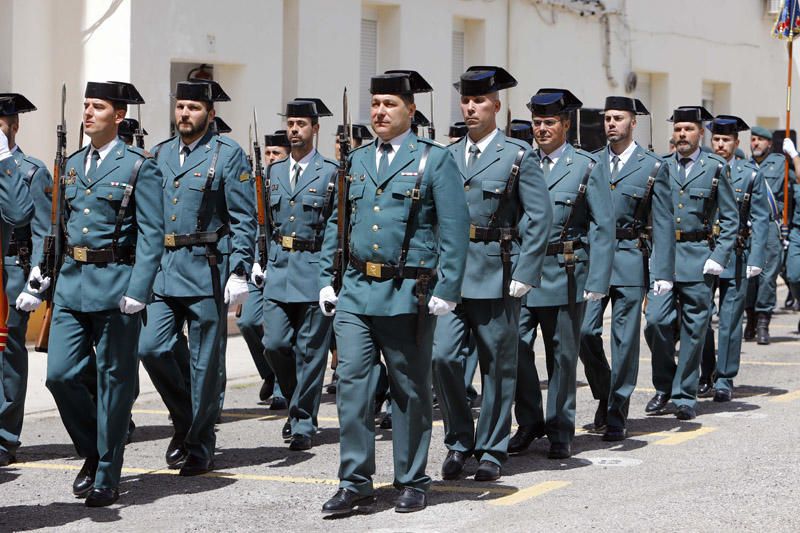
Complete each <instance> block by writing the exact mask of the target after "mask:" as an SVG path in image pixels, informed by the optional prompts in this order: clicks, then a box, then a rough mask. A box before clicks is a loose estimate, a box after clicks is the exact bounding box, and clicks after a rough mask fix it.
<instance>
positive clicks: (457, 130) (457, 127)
mask: <svg viewBox="0 0 800 533" xmlns="http://www.w3.org/2000/svg"><path fill="white" fill-rule="evenodd" d="M468 131H469V130H468V129H467V125H466V124H465V123H463V122H454V123H453V124H452V125H451V126H450V131H449V132H448V134H447V136H448V137H463V136H464V135H466V134H467V132H468Z"/></svg>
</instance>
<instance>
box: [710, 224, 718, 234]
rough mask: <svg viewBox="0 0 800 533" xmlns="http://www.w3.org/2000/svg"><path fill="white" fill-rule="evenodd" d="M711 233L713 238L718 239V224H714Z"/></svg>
mask: <svg viewBox="0 0 800 533" xmlns="http://www.w3.org/2000/svg"><path fill="white" fill-rule="evenodd" d="M711 231H712V234H713V235H714V237H719V233H720V228H719V224H714V226H713V227H712V230H711Z"/></svg>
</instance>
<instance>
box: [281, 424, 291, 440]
mask: <svg viewBox="0 0 800 533" xmlns="http://www.w3.org/2000/svg"><path fill="white" fill-rule="evenodd" d="M281 437H283V440H284V441H285V442H289V441H290V440H292V423H291V422H289V421H288V420H287V421H286V423H285V424H284V425H283V428H281Z"/></svg>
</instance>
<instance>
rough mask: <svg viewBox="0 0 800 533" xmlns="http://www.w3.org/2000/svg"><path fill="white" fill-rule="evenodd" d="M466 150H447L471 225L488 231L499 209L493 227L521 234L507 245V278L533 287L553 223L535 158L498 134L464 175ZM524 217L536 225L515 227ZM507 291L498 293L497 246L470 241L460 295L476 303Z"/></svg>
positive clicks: (462, 144)
mask: <svg viewBox="0 0 800 533" xmlns="http://www.w3.org/2000/svg"><path fill="white" fill-rule="evenodd" d="M466 144H467V138H466V137H464V138H463V139H461V140H460V141H458V142H457V143H454V144H451V145H450V146H449V147H448V148H449V150H450V153H452V154H453V158H454V159H455V161H456V164H457V165H458V169H459V171H460V173H461V179H462V182H463V187H464V196H465V197H466V199H467V206H468V208H469V217H470V222H471V223H472V224H474V225H475V226H480V227H488V226H489V220H490V218H491V217H492V215H494V213H495V212H497V208H498V206H502V207H501V209H500V211H499V212H498V216H497V219H496V221H495V223H494V224H493V227H497V228H508V227H511V228H514V227H518V228H519V231H520V238H518V239H516V240H514V241H513V245H512V258H511V278H512V279H515V280H517V281H521V282H523V283H527V284H528V285H532V286H534V287H538V286H539V283H540V282H541V272H542V264H543V263H544V257H545V248H546V246H547V237H548V235H549V233H550V225H551V224H552V220H553V212H552V209H551V208H550V199H549V197H548V195H547V185H546V184H545V182H544V177H543V175H542V167H541V164H540V162H539V158H538V156H537V155H536V153H535V152H534V151H533V150H531V147H530V145H528V144H527V143H525V142H524V141H520V140H517V139H512V138H509V137H506V136H505V135H504V134H503V132H501V131H499V130H498V131H497V133H496V135H495V137H494V138H493V139H492V142H490V143H489V145H488V146H487V147H486V150H485V151H484V153H483V154H481V156H480V158H478V161H477V162H476V163H475V165H474V166H473V168H472V169H470V170H467V169H466V164H465V159H464V153H465V150H466ZM520 150H522V151H523V152H524V156H523V158H522V163H521V165H520V168H519V172H520V173H519V176H518V177H517V186H516V188H515V190H514V192H513V193H512V194H511V196H510V197H508V198H504V192H505V188H506V183H507V182H508V179H509V176H510V174H511V168H512V166H513V165H514V161H515V160H516V159H517V155H518V154H519V151H520ZM523 215H525V217H527V218H528V219H529V220H533V221H535V222H536V223H535V224H520V220H521V219H522V217H523ZM507 290H508V289H507V288H505V289H504V287H503V263H502V261H501V259H500V243H499V242H498V241H494V242H473V241H470V243H469V252H468V254H467V267H466V273H465V274H464V284H463V286H462V287H461V295H462V296H463V297H464V298H476V299H488V298H502V297H503V296H504V295H505V291H507Z"/></svg>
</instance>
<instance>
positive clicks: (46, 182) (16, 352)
mask: <svg viewBox="0 0 800 533" xmlns="http://www.w3.org/2000/svg"><path fill="white" fill-rule="evenodd" d="M35 110H36V107H35V106H34V105H33V104H32V103H31V102H30V101H29V100H28V99H27V98H25V97H24V96H22V95H21V94H17V93H2V94H0V216H1V217H2V220H1V221H0V224H1V225H2V226H1V227H0V235H1V236H2V239H3V241H2V246H3V256H4V261H3V270H4V272H5V274H6V279H5V280H4V286H3V290H5V291H6V294H7V295H8V301H9V302H12V301H14V300H16V299H17V296H18V295H19V294H20V293H21V292H22V289H23V288H24V287H25V281H26V280H27V279H28V274H29V272H30V269H31V265H38V264H39V262H40V261H41V256H42V240H43V238H44V236H45V235H46V234H47V232H48V230H49V227H48V225H49V218H48V216H47V215H48V213H49V208H50V199H49V198H48V197H47V193H46V189H48V188H50V187H52V183H53V179H52V177H51V176H50V172H48V171H47V168H45V166H44V163H42V162H41V161H39V160H38V159H36V158H34V157H31V156H29V155H26V154H25V153H24V152H23V151H22V148H20V147H19V145H17V142H16V136H17V132H18V131H19V115H20V113H27V112H29V111H35ZM31 201H33V202H31ZM31 216H33V218H31ZM29 221H30V224H28V222H29ZM21 224H23V225H21ZM26 296H29V295H26ZM23 300H25V298H23ZM22 303H23V302H22V301H19V302H18V303H17V305H18V306H20V305H21V304H22ZM6 325H7V326H8V339H7V341H6V346H5V350H4V351H3V352H2V353H0V466H8V465H9V464H11V463H13V462H14V461H15V460H16V452H17V448H19V445H20V440H19V438H20V434H21V433H22V419H23V415H24V414H25V393H26V391H27V385H28V350H27V349H26V348H25V333H26V331H27V329H28V312H27V311H26V310H25V309H18V308H15V307H14V306H13V305H9V309H8V320H7V324H6Z"/></svg>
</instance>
